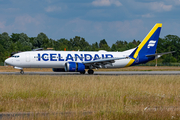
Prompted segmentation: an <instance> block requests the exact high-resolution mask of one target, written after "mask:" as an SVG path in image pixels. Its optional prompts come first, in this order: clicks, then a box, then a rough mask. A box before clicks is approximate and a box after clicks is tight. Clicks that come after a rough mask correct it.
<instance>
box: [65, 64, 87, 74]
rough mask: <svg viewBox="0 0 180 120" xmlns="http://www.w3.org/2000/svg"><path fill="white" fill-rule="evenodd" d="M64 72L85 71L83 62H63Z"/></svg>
mask: <svg viewBox="0 0 180 120" xmlns="http://www.w3.org/2000/svg"><path fill="white" fill-rule="evenodd" d="M65 71H66V72H80V73H83V72H85V65H84V64H83V63H76V62H67V63H65Z"/></svg>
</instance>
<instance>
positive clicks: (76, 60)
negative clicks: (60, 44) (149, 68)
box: [5, 23, 172, 74]
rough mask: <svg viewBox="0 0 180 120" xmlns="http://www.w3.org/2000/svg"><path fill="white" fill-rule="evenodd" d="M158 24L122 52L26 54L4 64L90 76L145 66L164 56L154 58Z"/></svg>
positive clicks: (159, 24) (158, 31) (21, 54)
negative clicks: (102, 72)
mask: <svg viewBox="0 0 180 120" xmlns="http://www.w3.org/2000/svg"><path fill="white" fill-rule="evenodd" d="M161 27H162V24H161V23H157V24H156V25H155V26H154V27H153V28H152V30H151V31H150V32H149V33H148V35H147V36H146V37H145V38H144V40H143V41H142V42H141V43H140V45H139V46H138V47H136V48H134V49H130V50H127V51H124V52H107V51H104V50H100V51H95V52H92V51H27V52H21V53H17V54H14V55H13V56H11V57H10V58H8V59H6V60H5V63H7V64H9V65H11V66H14V68H16V69H20V73H21V74H23V73H24V71H23V68H53V71H54V72H80V73H81V74H85V72H86V71H85V69H89V70H88V74H93V73H94V71H93V69H99V68H123V67H129V66H134V65H138V64H141V63H146V62H148V61H151V60H154V59H157V58H159V57H161V56H162V55H164V54H168V53H172V52H167V53H159V54H156V53H155V51H156V47H157V44H158V39H159V34H160V31H161Z"/></svg>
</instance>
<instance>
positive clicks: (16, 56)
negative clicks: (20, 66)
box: [11, 55, 19, 58]
mask: <svg viewBox="0 0 180 120" xmlns="http://www.w3.org/2000/svg"><path fill="white" fill-rule="evenodd" d="M11 57H13V58H18V57H19V55H13V56H11Z"/></svg>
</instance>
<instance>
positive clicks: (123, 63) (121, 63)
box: [107, 59, 131, 68]
mask: <svg viewBox="0 0 180 120" xmlns="http://www.w3.org/2000/svg"><path fill="white" fill-rule="evenodd" d="M130 60H131V59H122V60H116V62H115V63H113V66H110V65H109V66H107V68H123V67H125V66H126V65H127V64H128V63H129V62H130Z"/></svg>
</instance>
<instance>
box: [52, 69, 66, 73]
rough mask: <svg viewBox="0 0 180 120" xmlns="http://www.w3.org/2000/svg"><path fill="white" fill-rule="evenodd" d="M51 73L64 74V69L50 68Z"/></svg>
mask: <svg viewBox="0 0 180 120" xmlns="http://www.w3.org/2000/svg"><path fill="white" fill-rule="evenodd" d="M52 70H53V72H65V69H64V68H52Z"/></svg>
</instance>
